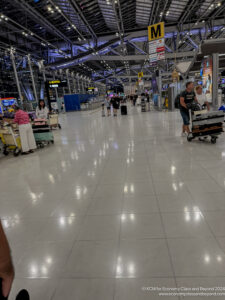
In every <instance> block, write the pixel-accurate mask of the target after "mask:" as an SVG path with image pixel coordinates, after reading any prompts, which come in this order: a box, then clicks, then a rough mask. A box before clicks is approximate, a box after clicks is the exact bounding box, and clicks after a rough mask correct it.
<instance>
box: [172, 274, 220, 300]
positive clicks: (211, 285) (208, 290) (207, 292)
mask: <svg viewBox="0 0 225 300" xmlns="http://www.w3.org/2000/svg"><path fill="white" fill-rule="evenodd" d="M176 281H177V286H178V287H180V288H182V287H185V288H186V289H187V290H186V292H190V293H192V296H187V295H186V296H185V299H188V300H205V299H209V300H214V299H216V298H221V299H222V298H223V297H224V295H223V296H221V297H219V296H216V295H215V293H223V294H224V293H225V277H193V278H188V277H183V278H179V277H178V278H176ZM217 288H218V289H217ZM195 289H196V290H195ZM184 292H185V291H184ZM200 293H204V295H200ZM211 294H213V295H211Z"/></svg>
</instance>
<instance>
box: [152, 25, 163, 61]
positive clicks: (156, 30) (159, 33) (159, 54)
mask: <svg viewBox="0 0 225 300" xmlns="http://www.w3.org/2000/svg"><path fill="white" fill-rule="evenodd" d="M164 36H165V29H164V22H161V23H157V24H154V25H151V26H148V40H149V61H150V64H156V63H157V61H159V60H163V59H165V38H164Z"/></svg>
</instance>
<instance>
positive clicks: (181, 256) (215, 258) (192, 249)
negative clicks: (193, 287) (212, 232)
mask: <svg viewBox="0 0 225 300" xmlns="http://www.w3.org/2000/svg"><path fill="white" fill-rule="evenodd" d="M168 242H169V248H170V253H171V257H172V261H173V266H174V270H175V274H176V276H178V277H179V276H199V277H201V276H205V275H206V274H207V276H225V268H224V266H225V254H224V253H223V251H222V250H221V249H220V247H219V245H218V244H217V242H216V240H215V239H214V238H199V237H198V238H189V239H169V240H168Z"/></svg>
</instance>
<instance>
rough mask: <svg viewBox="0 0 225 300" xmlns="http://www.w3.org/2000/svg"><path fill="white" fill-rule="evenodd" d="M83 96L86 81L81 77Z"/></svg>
mask: <svg viewBox="0 0 225 300" xmlns="http://www.w3.org/2000/svg"><path fill="white" fill-rule="evenodd" d="M81 86H82V94H84V79H83V77H81Z"/></svg>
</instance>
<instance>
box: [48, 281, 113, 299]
mask: <svg viewBox="0 0 225 300" xmlns="http://www.w3.org/2000/svg"><path fill="white" fill-rule="evenodd" d="M113 289H114V280H113V279H74V278H73V279H62V280H61V281H60V283H59V286H58V287H57V290H56V292H55V294H54V298H53V299H54V300H61V299H64V300H71V299H73V300H93V299H98V300H113Z"/></svg>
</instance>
